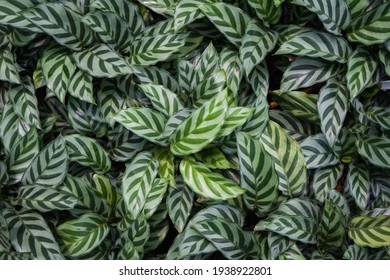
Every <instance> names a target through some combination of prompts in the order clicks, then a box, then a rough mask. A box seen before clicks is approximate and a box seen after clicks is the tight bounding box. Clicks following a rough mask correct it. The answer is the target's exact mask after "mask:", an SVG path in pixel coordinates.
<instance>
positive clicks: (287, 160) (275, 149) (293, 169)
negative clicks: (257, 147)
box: [260, 121, 307, 196]
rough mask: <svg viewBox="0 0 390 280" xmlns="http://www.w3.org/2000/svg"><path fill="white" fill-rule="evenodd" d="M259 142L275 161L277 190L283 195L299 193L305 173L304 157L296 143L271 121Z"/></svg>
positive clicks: (304, 181)
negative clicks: (277, 177)
mask: <svg viewBox="0 0 390 280" xmlns="http://www.w3.org/2000/svg"><path fill="white" fill-rule="evenodd" d="M260 142H261V143H262V144H263V145H264V149H265V151H266V152H267V153H268V154H270V155H271V157H272V158H273V160H274V162H275V170H276V172H277V174H278V175H279V190H280V191H282V192H283V194H285V195H290V196H298V195H300V194H301V193H302V191H303V189H304V187H305V185H306V180H307V175H306V163H305V158H304V155H303V153H302V150H301V149H300V147H299V145H298V143H297V142H296V141H295V140H294V139H293V138H291V136H289V135H288V134H287V132H286V131H285V130H284V129H283V128H281V127H280V126H279V125H278V124H277V123H275V122H273V121H269V122H268V126H267V128H266V130H264V133H263V134H262V135H261V137H260Z"/></svg>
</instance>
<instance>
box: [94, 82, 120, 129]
mask: <svg viewBox="0 0 390 280" xmlns="http://www.w3.org/2000/svg"><path fill="white" fill-rule="evenodd" d="M125 102H126V100H125V97H124V96H123V95H122V94H121V92H120V91H119V90H118V89H117V87H116V86H115V84H114V83H113V82H111V81H109V80H104V81H103V82H102V83H101V84H100V89H99V92H98V98H97V104H98V106H99V109H100V110H101V114H102V116H103V118H104V120H105V122H106V123H108V124H109V125H110V126H113V125H114V123H115V120H114V119H113V116H114V115H115V114H116V113H117V112H118V111H119V110H121V109H123V108H125V107H126V105H125Z"/></svg>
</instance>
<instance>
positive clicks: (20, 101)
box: [8, 76, 41, 128]
mask: <svg viewBox="0 0 390 280" xmlns="http://www.w3.org/2000/svg"><path fill="white" fill-rule="evenodd" d="M22 83H23V84H21V85H15V84H12V85H11V87H10V90H9V93H8V94H9V99H10V100H11V102H12V103H13V104H14V108H15V112H16V113H17V114H18V116H20V117H21V118H22V119H23V120H24V121H25V122H26V123H27V124H28V125H30V126H35V127H37V128H41V121H40V118H39V109H38V99H37V97H36V96H35V89H34V85H33V83H32V80H31V78H30V77H28V76H26V77H24V78H23V79H22Z"/></svg>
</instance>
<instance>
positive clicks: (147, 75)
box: [133, 66, 180, 93]
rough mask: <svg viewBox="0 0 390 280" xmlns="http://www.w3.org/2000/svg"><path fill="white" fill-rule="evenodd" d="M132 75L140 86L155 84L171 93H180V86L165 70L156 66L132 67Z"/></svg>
mask: <svg viewBox="0 0 390 280" xmlns="http://www.w3.org/2000/svg"><path fill="white" fill-rule="evenodd" d="M133 70H134V75H135V76H137V78H138V80H140V82H141V83H142V84H148V83H150V84H155V85H161V86H164V87H166V88H167V89H169V90H170V91H172V92H175V93H176V92H180V85H179V83H178V82H177V81H176V78H175V77H173V76H172V75H171V74H170V73H169V72H168V71H167V70H165V69H162V68H158V67H156V66H147V67H142V66H133Z"/></svg>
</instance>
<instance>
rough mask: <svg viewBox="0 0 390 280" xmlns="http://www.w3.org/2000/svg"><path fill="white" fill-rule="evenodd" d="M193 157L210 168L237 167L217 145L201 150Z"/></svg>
mask: <svg viewBox="0 0 390 280" xmlns="http://www.w3.org/2000/svg"><path fill="white" fill-rule="evenodd" d="M194 156H195V158H196V159H197V160H198V161H200V162H203V163H204V164H205V165H206V166H207V167H208V168H210V169H230V168H233V169H237V167H236V166H235V165H234V164H233V163H231V162H230V161H229V160H228V159H227V158H226V156H225V154H224V153H222V152H221V150H220V149H218V148H217V147H214V148H210V149H206V150H202V151H200V152H198V153H196V154H195V155H194Z"/></svg>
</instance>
